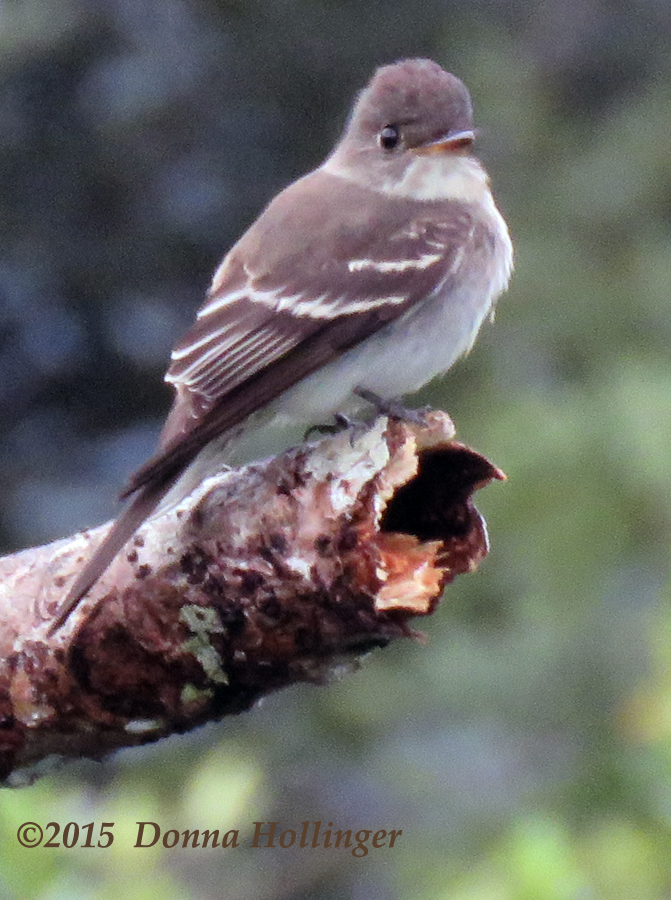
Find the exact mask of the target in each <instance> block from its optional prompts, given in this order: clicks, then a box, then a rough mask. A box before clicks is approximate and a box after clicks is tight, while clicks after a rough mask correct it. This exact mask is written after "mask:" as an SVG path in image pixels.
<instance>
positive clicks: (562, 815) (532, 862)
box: [0, 0, 671, 900]
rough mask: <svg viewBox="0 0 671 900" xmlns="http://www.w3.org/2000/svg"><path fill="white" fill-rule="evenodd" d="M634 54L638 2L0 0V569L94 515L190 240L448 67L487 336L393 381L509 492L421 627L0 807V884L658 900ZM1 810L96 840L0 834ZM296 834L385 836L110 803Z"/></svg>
mask: <svg viewBox="0 0 671 900" xmlns="http://www.w3.org/2000/svg"><path fill="white" fill-rule="evenodd" d="M670 39H671V4H670V3H669V2H668V0H638V2H626V3H625V2H624V0H612V2H605V0H559V2H551V0H546V2H543V0H537V2H521V0H518V2H505V3H504V2H494V0H468V2H463V0H418V2H415V3H410V2H408V0H406V2H400V0H389V2H386V3H384V4H382V3H374V2H362V0H339V2H327V0H247V2H244V3H243V2H239V0H230V2H224V0H218V2H217V0H162V2H158V0H155V2H142V0H0V77H1V79H2V83H1V86H0V158H1V160H2V164H1V165H0V233H1V235H2V239H1V244H0V420H1V422H2V429H1V433H0V496H1V498H2V502H1V504H0V540H1V542H2V545H3V547H4V548H5V549H6V550H7V551H10V550H12V549H15V548H18V547H21V546H24V545H28V544H31V543H42V542H44V541H47V540H50V539H53V538H57V537H60V536H64V535H67V534H70V533H71V532H73V531H75V530H77V529H79V528H83V527H87V526H90V525H93V524H97V523H98V522H101V521H103V520H105V519H106V518H109V517H110V516H112V515H113V514H114V513H115V511H116V508H117V507H116V504H115V496H116V493H117V491H118V489H119V488H120V486H121V485H122V484H123V482H124V480H125V478H126V477H127V476H128V475H129V474H130V472H131V471H132V470H133V469H134V468H135V467H136V466H137V465H139V464H140V463H141V462H142V461H143V460H144V459H145V457H146V456H147V455H148V454H149V453H150V452H151V450H152V449H153V446H154V442H155V440H156V438H157V435H158V429H159V427H160V423H161V421H162V417H163V416H164V414H165V412H166V410H167V407H168V405H169V402H170V391H169V390H168V389H167V388H166V387H165V386H164V385H163V383H162V376H163V372H164V371H165V368H166V364H167V360H168V355H169V352H170V348H171V346H172V343H173V342H174V340H175V339H176V338H177V337H178V336H179V335H180V333H181V332H182V331H183V330H184V328H185V327H186V326H187V325H188V323H189V322H190V321H191V319H192V317H193V313H194V311H195V309H196V308H197V306H198V305H199V304H200V302H201V301H202V297H203V294H204V291H205V290H206V288H207V285H208V281H209V278H210V276H211V274H212V272H213V270H214V268H215V266H216V264H217V263H218V261H219V259H220V257H221V255H222V254H223V251H224V250H225V249H226V248H227V247H228V246H230V244H231V243H232V242H233V241H234V240H235V239H236V238H237V237H238V236H239V235H240V233H241V232H242V230H243V229H244V228H245V227H246V226H247V225H248V224H249V223H250V222H251V221H252V220H253V219H254V218H255V216H256V215H257V214H258V212H259V210H260V208H261V207H262V206H263V205H264V203H265V202H266V201H267V200H269V199H270V198H271V197H272V196H273V194H274V193H276V192H277V191H278V190H279V189H280V188H281V187H283V186H284V185H286V184H287V183H289V182H290V181H291V180H293V179H294V178H295V177H297V176H298V175H299V174H302V173H303V172H305V171H306V170H308V169H309V168H311V167H313V166H314V165H315V164H317V163H318V162H319V161H321V159H322V158H323V157H324V156H325V155H326V153H327V152H328V150H329V149H330V147H331V145H332V143H333V141H334V139H335V138H336V136H337V135H338V133H339V132H340V129H341V128H342V125H343V121H344V116H345V113H346V110H347V108H348V106H349V104H350V102H351V99H352V96H353V94H354V93H355V91H356V90H357V89H359V88H360V87H362V86H363V84H364V83H365V82H366V81H367V80H368V78H369V77H370V75H371V73H372V71H373V69H374V68H375V67H376V66H377V65H379V64H381V63H386V62H390V61H393V60H394V59H397V58H399V57H403V56H414V55H422V56H430V57H432V58H434V59H436V60H437V61H438V62H440V63H441V64H442V65H444V66H445V67H446V68H448V69H450V70H452V71H454V72H455V73H456V74H458V75H459V76H460V77H461V78H463V79H464V80H465V81H466V83H467V84H468V85H469V87H470V89H471V92H472V94H473V99H474V104H475V109H476V117H477V124H478V126H479V128H480V133H481V138H480V154H481V156H482V158H483V159H484V161H485V163H486V165H487V167H488V169H489V171H490V173H491V174H492V177H493V181H494V186H495V189H496V194H497V197H498V200H499V204H500V206H501V208H502V210H503V211H504V213H505V215H506V217H507V219H508V221H509V223H510V226H511V230H512V233H513V236H514V239H515V243H516V248H517V271H516V275H515V277H514V281H513V285H512V288H511V290H510V291H509V293H508V294H507V295H506V296H505V297H504V299H503V300H502V302H501V304H500V307H499V311H498V314H497V321H496V323H495V325H494V326H490V327H487V328H486V329H485V330H484V333H483V335H482V337H481V339H480V341H479V342H478V344H477V346H476V348H475V350H474V352H473V353H472V354H471V356H470V357H469V358H468V359H467V360H465V361H464V362H462V363H460V364H459V366H458V367H456V368H455V370H454V371H453V372H452V373H451V374H450V375H449V376H448V377H447V378H446V379H444V380H442V381H440V382H439V383H438V382H437V383H435V384H434V385H432V386H431V387H430V388H428V389H426V390H425V391H424V392H423V393H422V395H421V396H418V397H417V398H416V399H417V402H418V404H419V403H424V402H432V403H434V404H436V405H439V406H441V407H443V408H446V409H448V410H449V411H450V412H451V414H452V415H453V417H454V419H455V421H456V423H457V427H458V429H459V433H460V436H461V438H462V439H463V440H466V441H468V442H469V443H470V444H472V445H473V446H475V447H476V448H477V449H479V450H480V451H482V452H484V453H486V454H487V455H488V456H489V457H490V458H491V459H493V461H494V462H496V463H497V464H498V465H500V466H501V467H502V468H504V469H505V470H506V472H507V473H508V476H509V482H508V483H507V484H505V485H496V486H493V487H491V488H489V489H488V490H487V491H485V492H484V493H483V494H482V495H481V497H480V499H479V505H480V508H481V510H482V511H483V512H484V513H485V515H486V516H487V518H488V521H489V525H490V532H491V537H492V544H493V549H492V553H491V555H490V557H489V558H488V560H487V561H486V562H485V563H484V564H483V566H482V567H481V570H480V572H479V573H478V574H476V575H474V576H471V577H469V578H462V579H461V580H460V581H459V582H457V583H456V584H455V585H454V586H452V587H451V588H450V590H449V592H448V593H447V595H446V597H445V600H444V601H443V605H442V608H441V609H440V610H439V611H438V612H437V613H436V615H435V616H434V617H433V619H432V620H431V621H429V622H424V623H423V624H422V627H423V629H424V631H425V632H426V633H427V634H428V637H429V642H428V644H427V645H421V644H416V643H410V642H408V643H407V644H406V645H405V646H394V647H390V648H388V649H387V650H385V651H381V652H378V653H376V654H374V655H373V656H372V657H371V658H370V659H369V660H368V661H367V663H366V665H364V667H363V668H362V670H361V671H360V672H358V673H356V674H351V675H349V676H348V677H346V678H344V679H343V680H342V681H340V682H338V683H336V684H334V685H332V686H330V687H328V688H322V689H316V688H308V687H305V688H297V689H293V690H291V691H287V692H285V693H284V694H281V695H278V696H276V697H273V698H269V699H268V700H267V701H266V702H265V704H264V705H263V707H262V708H260V709H257V710H254V711H253V712H251V713H248V714H246V715H244V716H242V717H240V718H239V719H236V720H229V721H226V722H223V723H222V724H221V725H219V726H211V727H208V728H206V729H203V730H201V731H200V732H198V733H197V734H194V735H189V736H186V737H183V738H177V739H173V740H170V741H166V742H164V743H163V744H162V745H160V746H155V747H149V748H145V749H144V750H142V751H134V752H128V753H121V754H118V755H117V756H115V757H114V758H112V759H110V760H107V761H105V762H104V763H103V764H101V765H94V764H90V763H82V764H80V765H74V766H70V767H68V768H66V769H65V770H62V771H61V772H59V773H58V774H55V775H53V776H51V777H48V778H45V779H44V780H42V781H40V782H39V783H38V784H37V785H35V786H34V787H31V788H28V789H25V790H24V791H21V792H8V791H5V792H3V793H2V794H1V795H0V897H2V898H5V897H6V898H10V900H15V898H16V900H19V898H20V900H23V898H45V900H46V898H55V897H61V896H68V897H70V898H107V897H115V898H116V897H119V896H122V892H123V891H127V892H128V893H132V895H133V896H135V897H139V898H142V897H151V898H152V900H154V898H156V900H173V898H181V897H184V896H188V897H190V898H195V900H201V898H202V900H210V898H235V900H237V898H248V897H254V898H264V900H265V898H282V900H308V898H315V900H317V898H319V900H322V898H323V900H331V898H343V897H347V898H354V900H359V898H364V897H365V898H371V900H386V898H413V900H439V898H450V900H601V898H607V900H620V898H621V900H662V898H670V897H671V769H670V763H671V650H670V642H669V640H668V638H671V616H670V615H669V606H668V599H669V589H668V583H667V578H668V553H669V532H670V525H671V502H670V501H671V482H670V478H669V471H668V470H669V444H670V443H671V416H670V413H669V404H670V398H671V367H670V356H671V354H670V344H671V316H670V310H669V307H670V304H669V295H670V285H671V154H670V152H669V142H670V137H671V64H670V62H669V60H670V59H671V55H670V54H669V46H670ZM120 664H123V661H122V660H120ZM27 819H30V820H34V821H38V822H41V823H42V824H46V822H48V821H52V820H54V821H58V822H60V823H62V824H65V823H66V822H68V821H77V822H79V823H80V824H82V825H83V824H85V823H87V822H90V821H95V822H96V823H99V822H102V821H107V822H111V821H114V822H115V823H116V824H115V829H114V832H115V843H114V845H113V847H112V848H110V849H109V850H102V849H97V848H96V849H90V850H77V849H73V850H61V851H47V850H44V849H43V848H40V849H37V850H32V851H28V850H23V849H21V848H20V847H19V846H18V844H17V842H16V837H15V835H16V829H17V827H18V825H19V824H20V823H21V822H22V821H24V820H27ZM306 819H308V820H310V821H315V820H319V819H321V820H323V821H324V823H326V822H331V821H332V822H334V827H336V828H338V827H340V828H347V827H352V828H375V829H378V828H396V829H399V828H400V829H402V830H403V837H402V839H401V840H400V842H399V843H398V844H397V846H396V847H395V848H394V849H393V850H388V849H387V850H377V851H373V852H371V854H370V855H369V856H367V857H366V858H364V859H355V858H354V857H352V856H351V855H349V854H348V853H347V852H343V851H335V850H322V851H313V850H303V851H294V850H281V849H276V850H254V851H251V850H247V849H243V848H240V849H238V850H235V851H232V850H228V851H224V850H217V851H214V850H203V851H194V850H183V851H177V850H163V849H159V848H153V849H151V850H139V849H133V848H132V843H133V841H134V835H135V829H136V826H135V824H134V823H135V822H136V821H137V820H152V821H156V822H158V823H160V824H161V826H162V827H163V828H164V829H166V830H167V829H168V828H176V829H179V830H183V829H185V828H196V827H200V828H215V827H218V828H221V829H223V830H227V829H229V828H236V827H238V828H240V829H242V832H243V834H244V835H247V834H249V833H250V829H251V827H252V826H251V823H252V822H253V821H255V820H263V821H268V820H278V821H280V822H281V826H282V827H286V828H296V827H297V826H299V823H300V822H302V821H304V820H306Z"/></svg>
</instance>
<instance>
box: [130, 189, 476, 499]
mask: <svg viewBox="0 0 671 900" xmlns="http://www.w3.org/2000/svg"><path fill="white" fill-rule="evenodd" d="M306 180H307V179H303V180H302V181H303V182H305V181H306ZM297 185H298V186H300V185H301V182H298V183H297ZM294 187H296V185H294ZM289 190H291V189H289ZM287 193H288V192H284V193H283V194H281V195H279V197H278V198H277V199H276V200H275V201H274V203H273V204H272V205H271V207H270V208H269V210H267V211H266V213H265V214H264V215H263V216H261V218H260V219H259V220H257V222H256V223H255V225H254V226H253V227H252V228H251V229H250V231H248V232H247V233H246V235H244V236H243V238H242V239H241V240H240V242H239V243H238V244H237V245H236V246H235V247H234V248H233V249H232V250H231V252H230V253H229V255H228V256H227V257H226V259H225V260H224V262H223V263H222V265H221V267H220V269H219V271H218V272H217V273H216V275H215V278H214V281H213V284H212V288H211V289H210V291H209V293H208V296H207V299H206V302H205V304H204V305H203V307H202V308H201V310H200V311H199V313H198V316H197V319H196V321H195V323H194V325H193V326H192V327H191V329H189V331H188V332H187V333H186V334H185V336H184V337H183V338H182V340H181V341H180V342H179V343H178V344H177V346H176V347H175V349H174V351H173V353H172V361H171V364H170V367H169V369H168V372H167V375H166V381H168V382H169V383H170V384H172V385H173V386H174V387H175V389H176V397H175V402H174V405H173V408H172V411H171V413H170V415H169V417H168V420H167V422H166V426H165V428H164V430H163V434H162V436H161V441H160V444H159V450H158V452H157V454H156V455H155V456H154V457H153V458H152V459H150V460H149V461H148V463H147V464H146V465H145V466H143V468H142V469H140V470H139V472H137V473H136V475H135V476H133V478H132V479H131V481H130V483H129V485H128V487H127V489H126V491H125V492H124V495H123V496H128V495H129V494H130V493H133V492H134V491H136V490H138V488H140V487H143V486H144V485H147V484H150V483H152V482H154V481H155V480H157V479H158V480H161V479H164V478H165V477H169V475H170V474H171V473H178V472H179V471H181V470H182V469H183V468H184V467H185V465H187V464H188V463H189V462H190V461H191V460H192V459H193V458H194V456H195V455H196V454H197V453H198V452H199V450H200V449H202V447H204V446H205V445H206V444H207V443H208V442H209V441H210V440H212V439H213V438H214V437H217V436H219V435H221V434H224V433H225V432H226V431H227V430H229V429H230V428H233V427H234V426H235V425H237V424H238V423H240V422H241V421H243V420H244V419H245V418H247V416H249V415H250V414H251V413H253V412H255V411H256V410H258V409H260V408H262V407H264V406H265V405H266V404H267V403H269V402H270V401H271V400H273V399H274V398H275V397H277V396H279V395H280V394H281V393H283V392H284V391H285V390H287V389H288V388H289V387H291V386H292V385H294V384H296V383H297V382H298V381H300V380H301V379H303V378H305V377H306V376H307V375H309V374H310V373H311V372H313V371H315V370H317V369H319V368H321V367H322V366H324V365H326V364H327V363H328V362H330V361H331V360H333V359H335V358H337V357H338V356H340V355H341V354H342V353H344V352H345V351H346V350H348V349H350V348H351V347H353V346H354V345H356V344H357V343H359V342H360V341H362V340H364V339H365V338H367V337H369V336H370V335H372V334H373V333H374V332H376V331H377V330H379V329H380V328H381V327H383V326H384V325H385V324H386V323H388V322H390V321H392V320H393V319H396V318H398V317H399V316H401V315H402V314H403V313H404V312H406V311H407V310H408V309H410V308H411V307H412V306H413V305H414V304H415V303H417V302H419V301H421V300H422V299H425V298H426V297H427V296H429V295H431V294H432V293H433V292H434V291H436V290H437V289H445V288H446V287H447V288H448V289H449V283H450V280H451V279H454V278H456V277H458V273H459V269H460V267H461V265H462V263H463V258H464V250H465V248H466V246H467V245H468V243H469V241H473V239H474V234H475V232H476V230H477V229H476V226H475V223H474V220H473V218H472V216H471V214H470V212H469V208H468V207H467V206H466V205H465V204H461V203H456V202H447V201H446V202H443V203H440V204H422V206H421V208H420V209H419V210H415V211H414V213H412V214H411V213H410V212H409V210H410V209H411V206H410V205H409V204H408V203H407V202H406V201H398V202H396V203H395V202H393V201H386V198H383V199H385V201H386V202H385V206H386V209H385V212H384V214H381V215H376V213H377V212H378V210H375V209H373V210H371V209H368V210H367V211H365V213H364V212H362V211H358V212H357V211H356V210H355V211H353V213H352V215H350V216H342V215H340V216H339V217H337V222H338V224H337V225H335V226H331V227H330V226H329V220H331V221H333V217H329V216H328V215H327V214H326V213H327V209H322V208H320V205H319V204H318V205H317V208H315V206H314V205H313V206H312V207H310V209H309V212H308V214H307V215H305V213H304V212H303V213H301V215H300V217H299V218H298V219H297V218H296V214H295V213H294V214H293V215H294V217H293V218H292V215H291V214H290V215H288V216H287V215H282V209H281V203H280V201H281V200H282V198H284V197H286V194H287ZM318 193H319V194H320V195H321V198H322V204H323V200H324V197H323V195H324V193H325V192H324V191H323V190H322V191H320V192H318ZM370 193H371V199H375V195H374V194H373V193H372V192H370ZM357 196H358V197H359V198H360V190H359V191H358V192H357ZM335 199H336V198H335V197H332V198H331V201H332V202H334V201H335ZM338 199H341V198H338ZM297 201H298V202H297ZM299 201H300V198H294V202H293V203H292V204H290V209H293V210H295V209H299V210H300V209H301V207H302V206H304V204H301V203H300V202H299ZM306 202H309V199H307V200H306ZM378 202H379V201H378ZM278 203H279V205H280V209H279V213H280V214H279V215H277V214H275V215H269V213H272V212H273V207H275V210H274V211H275V213H277V212H278V210H277V208H276V204H278ZM389 207H390V208H389ZM371 216H372V218H371ZM371 221H375V222H376V224H377V227H376V230H375V231H374V232H373V233H371ZM269 232H270V233H269Z"/></svg>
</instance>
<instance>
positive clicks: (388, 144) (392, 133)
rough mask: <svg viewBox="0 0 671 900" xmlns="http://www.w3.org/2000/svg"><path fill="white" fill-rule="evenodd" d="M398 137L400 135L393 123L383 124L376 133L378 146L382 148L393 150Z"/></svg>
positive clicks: (399, 137)
mask: <svg viewBox="0 0 671 900" xmlns="http://www.w3.org/2000/svg"><path fill="white" fill-rule="evenodd" d="M400 139H401V135H400V133H399V130H398V128H397V127H396V126H395V125H385V127H384V128H383V129H382V131H381V132H380V134H379V135H378V140H379V142H380V147H382V149H383V150H393V149H394V148H395V147H396V145H397V144H398V142H399V140H400Z"/></svg>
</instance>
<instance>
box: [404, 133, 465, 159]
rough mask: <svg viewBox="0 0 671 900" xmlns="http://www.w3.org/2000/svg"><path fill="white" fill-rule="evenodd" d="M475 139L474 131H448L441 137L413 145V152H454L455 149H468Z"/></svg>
mask: <svg viewBox="0 0 671 900" xmlns="http://www.w3.org/2000/svg"><path fill="white" fill-rule="evenodd" d="M474 140H475V132H474V131H448V133H447V134H446V135H443V137H439V138H438V139H437V140H435V141H429V143H427V144H420V145H419V146H418V147H413V150H414V151H415V153H423V154H426V153H454V152H456V151H457V150H468V149H469V148H470V147H472V146H473V141H474Z"/></svg>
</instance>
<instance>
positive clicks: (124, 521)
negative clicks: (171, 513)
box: [49, 481, 172, 636]
mask: <svg viewBox="0 0 671 900" xmlns="http://www.w3.org/2000/svg"><path fill="white" fill-rule="evenodd" d="M171 487H172V481H168V482H167V483H166V482H165V481H164V482H161V483H160V484H159V485H151V484H150V485H147V486H145V487H144V488H143V489H142V490H140V492H139V493H138V494H137V496H136V497H135V498H134V499H133V500H132V501H131V502H130V503H129V505H128V506H127V507H126V509H124V510H123V512H122V513H121V515H120V516H119V518H118V519H117V520H116V521H115V522H114V523H113V525H112V527H111V528H110V530H109V532H108V533H107V535H106V536H105V537H104V538H103V541H102V543H101V544H100V546H99V547H98V548H97V550H95V551H94V553H93V556H92V557H91V558H90V559H89V561H88V562H87V563H86V565H85V566H84V568H83V569H82V570H81V572H80V573H79V574H78V575H77V577H76V578H75V580H74V582H73V584H72V586H71V587H70V590H69V591H68V593H67V596H66V598H65V600H64V602H63V606H62V607H61V609H60V610H59V612H58V615H57V616H56V618H55V619H54V621H53V623H52V624H51V626H50V628H49V636H52V635H53V634H54V633H55V632H56V631H58V629H59V628H60V627H61V626H62V625H64V624H65V622H66V620H67V619H68V617H69V616H70V614H71V613H72V612H73V610H74V609H75V608H76V607H77V605H78V604H79V602H80V600H82V598H83V597H85V596H86V594H87V593H88V592H89V590H90V589H91V588H92V587H93V585H94V584H95V583H96V581H97V580H98V579H99V578H100V576H101V575H102V574H103V572H104V571H105V569H107V567H108V566H109V564H110V563H111V562H112V560H113V559H114V557H115V556H116V555H117V553H118V552H119V551H120V550H121V548H122V547H123V546H124V544H126V542H127V541H128V540H130V538H131V537H132V536H133V534H134V533H135V532H136V531H137V529H138V528H139V527H140V525H141V524H142V523H143V522H144V521H145V519H146V518H148V516H150V515H151V514H152V512H153V511H154V510H155V509H156V507H157V506H158V504H159V503H160V502H161V500H162V499H163V497H164V496H165V495H166V494H167V492H168V490H169V489H170V488H171Z"/></svg>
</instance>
